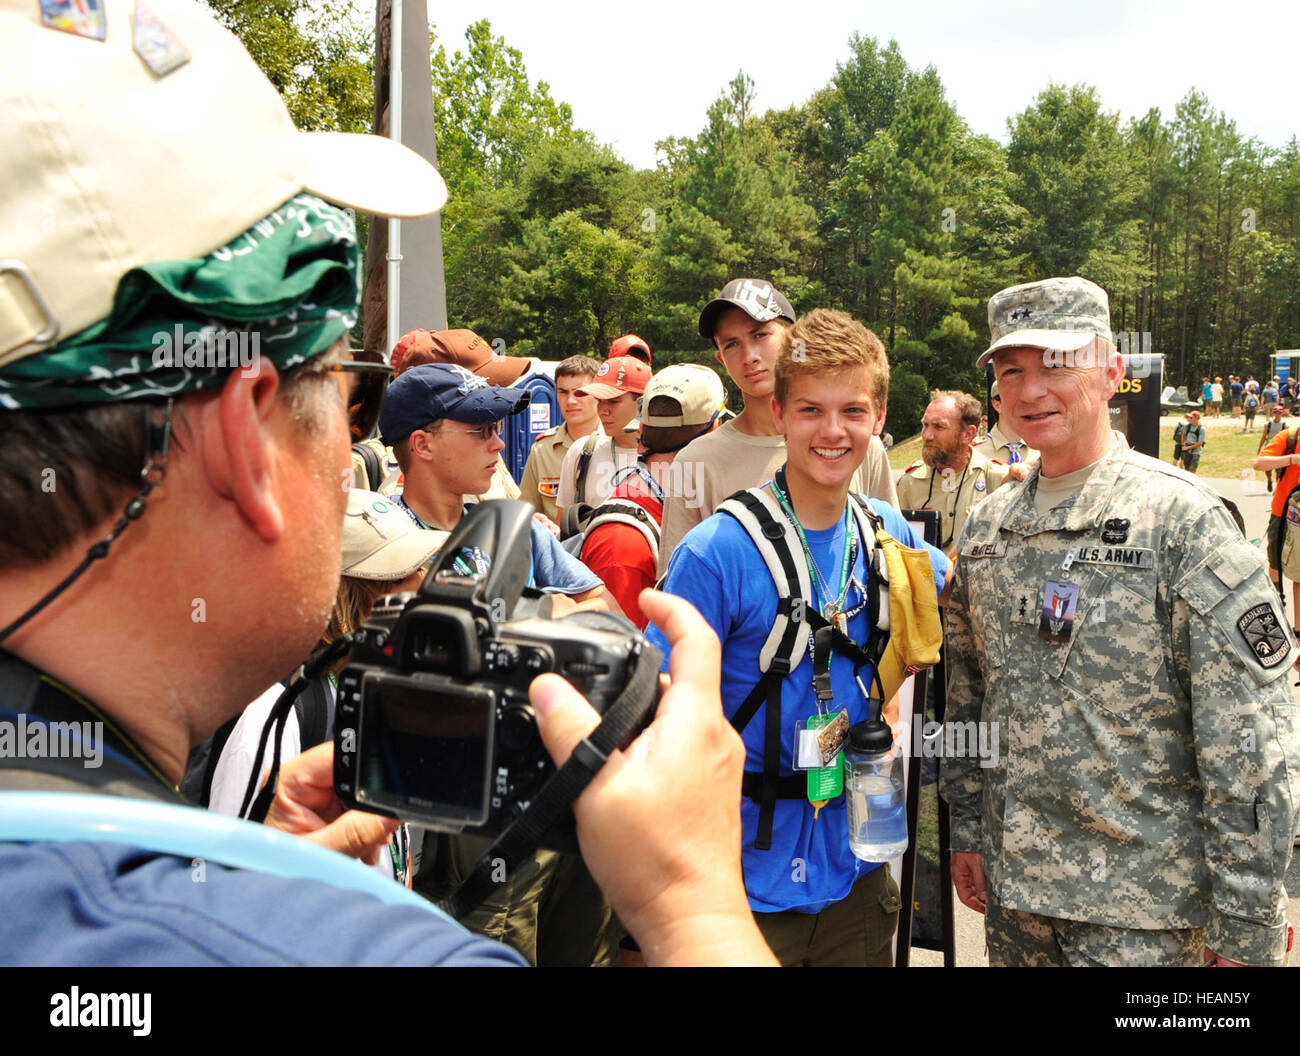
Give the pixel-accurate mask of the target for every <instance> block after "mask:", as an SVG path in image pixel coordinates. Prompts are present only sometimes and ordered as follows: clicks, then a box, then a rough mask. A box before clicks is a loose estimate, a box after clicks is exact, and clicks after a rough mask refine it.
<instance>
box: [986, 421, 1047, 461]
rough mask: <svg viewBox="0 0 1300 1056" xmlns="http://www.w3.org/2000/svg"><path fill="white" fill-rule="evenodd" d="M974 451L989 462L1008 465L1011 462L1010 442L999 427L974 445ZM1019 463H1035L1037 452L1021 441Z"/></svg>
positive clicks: (994, 428) (991, 430)
mask: <svg viewBox="0 0 1300 1056" xmlns="http://www.w3.org/2000/svg"><path fill="white" fill-rule="evenodd" d="M975 450H976V451H978V452H979V453H980V454H981V455H983V456H984V457H985V458H987V459H988V460H989V461H990V462H1002V463H1006V464H1010V462H1011V440H1010V439H1009V438H1008V437H1007V434H1006V433H1004V432H1003V431H1002V429H1001V428H1000V427H999V426H996V425H995V426H994V427H993V428H992V429H990V430H989V431H988V432H987V433H985V434H984V436H983V438H981V439H980V440H979V441H978V442H977V443H976V444H975ZM1019 454H1020V461H1021V462H1037V461H1038V452H1037V451H1035V450H1034V449H1033V448H1032V447H1030V446H1029V445H1028V444H1026V443H1024V442H1023V441H1021V444H1020V451H1019Z"/></svg>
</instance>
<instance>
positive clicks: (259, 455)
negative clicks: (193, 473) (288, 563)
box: [194, 356, 284, 543]
mask: <svg viewBox="0 0 1300 1056" xmlns="http://www.w3.org/2000/svg"><path fill="white" fill-rule="evenodd" d="M279 389H280V376H279V373H278V372H277V371H276V369H275V366H274V365H273V364H272V363H271V361H270V360H268V359H266V358H264V357H262V356H258V357H257V358H256V359H255V361H254V362H253V364H252V365H250V366H249V367H248V368H246V369H245V370H235V371H231V372H230V374H229V375H228V376H227V378H226V381H225V384H223V385H222V387H221V391H220V392H219V393H218V394H217V396H216V398H215V399H210V400H206V401H204V402H203V403H202V404H201V407H200V409H199V411H198V413H197V414H196V415H195V416H194V419H195V423H196V424H195V429H194V433H195V450H196V453H197V454H198V456H199V458H200V459H202V465H203V470H204V473H205V474H206V476H207V479H208V481H209V483H210V484H211V485H212V488H213V490H214V491H215V492H216V493H217V494H218V495H220V496H221V497H223V498H226V499H229V500H230V501H232V502H234V503H235V504H236V506H237V507H238V508H239V513H240V515H241V516H242V517H243V518H244V520H246V521H247V522H248V523H249V525H250V526H251V527H252V528H253V530H254V531H255V532H257V534H258V535H259V536H260V537H261V538H262V540H263V541H265V542H268V543H273V542H275V541H276V540H277V539H279V538H280V535H281V533H282V532H283V530H284V514H283V512H282V510H281V509H280V504H279V501H278V498H277V496H276V495H275V493H274V489H273V487H272V483H271V473H270V465H271V460H270V445H271V443H272V438H273V435H274V434H273V423H272V419H273V417H274V416H275V414H276V411H277V410H278V409H279V399H278V393H279Z"/></svg>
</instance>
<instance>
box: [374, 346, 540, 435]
mask: <svg viewBox="0 0 1300 1056" xmlns="http://www.w3.org/2000/svg"><path fill="white" fill-rule="evenodd" d="M530 399H532V394H531V393H529V392H528V390H527V389H508V388H503V387H502V386H500V385H491V384H489V383H488V382H487V381H486V380H485V379H484V378H482V377H480V376H479V375H478V374H475V373H474V372H473V371H471V370H466V369H465V368H464V367H462V366H459V365H458V364H455V363H425V364H422V365H421V366H418V367H412V368H411V369H410V370H407V371H403V372H402V375H401V377H398V378H394V379H393V382H392V384H391V385H389V386H388V395H387V396H386V397H385V398H384V406H383V409H382V410H381V411H380V412H379V436H380V438H381V439H382V440H383V441H384V443H385V444H387V445H388V446H389V447H392V446H393V445H394V444H396V443H399V442H400V441H402V440H405V439H406V438H407V437H408V436H410V435H411V434H412V433H413V432H415V430H417V429H422V428H424V427H425V426H426V425H429V424H430V423H431V422H437V421H441V420H442V419H444V418H450V419H451V420H452V421H455V422H464V423H465V424H466V425H484V424H486V423H488V422H499V421H501V419H502V418H507V417H509V416H510V415H512V414H518V413H519V412H520V411H522V410H523V409H524V408H525V407H527V406H528V401H529V400H530Z"/></svg>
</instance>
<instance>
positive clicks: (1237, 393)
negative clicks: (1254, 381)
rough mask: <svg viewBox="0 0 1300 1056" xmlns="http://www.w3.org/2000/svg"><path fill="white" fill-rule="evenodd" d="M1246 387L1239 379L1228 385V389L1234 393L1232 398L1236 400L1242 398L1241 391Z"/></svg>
mask: <svg viewBox="0 0 1300 1056" xmlns="http://www.w3.org/2000/svg"><path fill="white" fill-rule="evenodd" d="M1244 388H1245V386H1244V385H1242V383H1241V382H1239V381H1234V382H1233V383H1232V384H1231V385H1229V386H1228V389H1229V391H1230V392H1231V393H1232V398H1233V399H1234V400H1237V399H1240V398H1241V393H1242V390H1243V389H1244Z"/></svg>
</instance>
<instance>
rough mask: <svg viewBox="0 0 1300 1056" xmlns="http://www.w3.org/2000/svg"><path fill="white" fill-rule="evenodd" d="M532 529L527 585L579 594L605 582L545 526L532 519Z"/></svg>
mask: <svg viewBox="0 0 1300 1056" xmlns="http://www.w3.org/2000/svg"><path fill="white" fill-rule="evenodd" d="M532 528H533V578H532V580H531V582H530V583H529V586H536V587H538V588H539V589H541V590H543V591H545V592H546V593H547V594H581V593H583V592H584V591H587V590H595V589H596V588H597V587H602V586H604V585H605V584H604V581H603V580H601V578H600V577H599V576H598V575H596V574H595V573H594V572H593V571H592V570H591V569H589V568H588V567H587V566H586V565H584V564H583V563H582V562H581V561H579V560H578V559H577V558H576V557H574V556H573V555H572V554H571V553H569V552H568V551H567V550H566V549H564V547H562V546H561V545H560V541H559V540H558V539H556V538H555V536H553V535H552V534H551V533H550V532H549V531H548V530H547V529H546V528H543V527H542V526H541V525H540V524H538V523H537V521H535V520H534V521H533V522H532Z"/></svg>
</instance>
